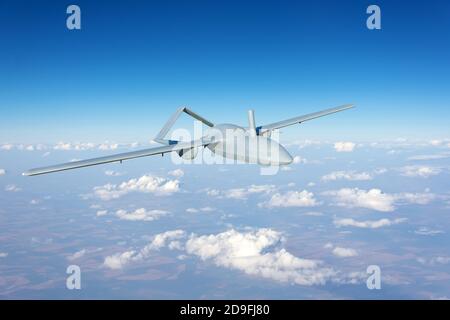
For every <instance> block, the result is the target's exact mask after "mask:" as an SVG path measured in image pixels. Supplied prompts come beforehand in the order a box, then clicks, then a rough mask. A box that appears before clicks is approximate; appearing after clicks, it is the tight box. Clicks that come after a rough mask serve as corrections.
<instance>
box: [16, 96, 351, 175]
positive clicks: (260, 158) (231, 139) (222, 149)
mask: <svg viewBox="0 0 450 320" xmlns="http://www.w3.org/2000/svg"><path fill="white" fill-rule="evenodd" d="M353 107H354V105H352V104H346V105H342V106H339V107H335V108H330V109H326V110H322V111H318V112H314V113H310V114H306V115H302V116H298V117H294V118H290V119H287V120H283V121H278V122H274V123H271V124H267V125H263V126H258V127H257V126H256V124H255V114H254V111H253V110H248V127H241V126H238V125H235V124H227V123H225V124H214V123H212V122H211V121H209V120H206V119H205V118H203V117H202V116H200V115H198V114H197V113H195V112H193V111H192V110H190V109H188V108H187V107H181V108H179V109H178V110H177V111H176V112H175V113H174V114H173V115H172V117H171V118H170V119H169V120H168V121H167V123H166V124H165V125H164V127H163V128H162V129H161V131H160V132H159V133H158V135H157V136H156V137H155V139H154V141H156V142H158V143H160V144H161V145H162V146H159V147H154V148H149V149H143V150H139V151H132V152H125V153H119V154H113V155H109V156H104V157H99V158H93V159H87V160H81V161H73V162H68V163H63V164H58V165H53V166H48V167H42V168H36V169H31V170H28V171H26V172H24V173H23V175H24V176H36V175H41V174H47V173H52V172H58V171H65V170H71V169H77V168H83V167H89V166H95V165H100V164H105V163H111V162H122V161H124V160H129V159H134V158H142V157H148V156H153V155H164V154H165V153H171V152H177V153H178V155H179V156H180V157H182V158H183V159H187V160H189V159H190V160H192V159H194V158H195V157H196V156H197V153H198V149H199V148H201V147H204V148H208V149H209V150H211V152H213V153H214V154H216V155H219V156H222V157H223V158H226V159H233V160H235V161H241V162H244V163H252V164H259V165H264V166H282V165H288V164H290V163H291V162H292V161H293V158H292V156H291V155H290V154H289V152H288V151H287V150H286V149H285V148H284V147H283V146H282V145H281V144H280V143H278V142H277V141H275V139H272V138H271V134H272V132H273V131H274V130H278V129H281V128H284V127H287V126H291V125H294V124H300V123H302V122H305V121H308V120H312V119H316V118H319V117H323V116H326V115H329V114H333V113H336V112H340V111H344V110H347V109H350V108H353ZM182 113H186V114H188V115H189V116H191V117H193V118H194V119H196V120H198V121H200V122H202V123H203V124H204V125H206V126H207V127H208V129H207V130H206V132H205V134H204V135H203V136H202V137H201V138H199V139H194V140H192V141H179V140H171V139H166V136H167V134H168V133H169V131H170V130H171V128H172V127H173V125H174V124H175V122H176V121H177V120H178V118H179V117H180V115H181V114H182Z"/></svg>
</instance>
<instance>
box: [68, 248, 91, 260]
mask: <svg viewBox="0 0 450 320" xmlns="http://www.w3.org/2000/svg"><path fill="white" fill-rule="evenodd" d="M86 252H87V251H86V249H82V250H80V251H77V252H75V253H74V254H72V255H70V256H68V257H67V260H69V261H74V260H77V259H80V258H82V257H83V256H84V255H85V254H86Z"/></svg>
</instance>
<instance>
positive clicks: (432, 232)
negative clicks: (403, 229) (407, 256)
mask: <svg viewBox="0 0 450 320" xmlns="http://www.w3.org/2000/svg"><path fill="white" fill-rule="evenodd" d="M414 233H415V234H418V235H421V236H435V235H438V234H441V233H444V231H442V230H436V229H430V228H428V227H420V228H419V229H418V230H415V231H414Z"/></svg>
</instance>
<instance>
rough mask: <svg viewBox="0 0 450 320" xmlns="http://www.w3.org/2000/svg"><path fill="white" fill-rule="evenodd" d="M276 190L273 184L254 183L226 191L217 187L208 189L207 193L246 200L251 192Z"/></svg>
mask: <svg viewBox="0 0 450 320" xmlns="http://www.w3.org/2000/svg"><path fill="white" fill-rule="evenodd" d="M275 190H276V187H275V186H274V185H271V184H263V185H255V184H252V185H251V186H249V187H246V188H233V189H228V190H224V191H219V190H217V189H208V190H207V191H206V194H207V195H209V196H213V197H218V198H228V199H237V200H246V199H247V198H248V197H249V196H250V195H251V194H258V193H266V194H267V193H271V192H274V191H275Z"/></svg>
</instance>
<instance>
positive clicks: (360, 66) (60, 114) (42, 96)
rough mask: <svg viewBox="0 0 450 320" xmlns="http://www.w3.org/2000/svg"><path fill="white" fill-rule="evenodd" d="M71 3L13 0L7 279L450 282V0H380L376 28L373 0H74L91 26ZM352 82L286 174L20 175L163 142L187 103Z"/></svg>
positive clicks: (419, 287) (298, 130)
mask: <svg viewBox="0 0 450 320" xmlns="http://www.w3.org/2000/svg"><path fill="white" fill-rule="evenodd" d="M68 4H69V3H65V2H60V1H6V2H5V1H2V2H1V3H0V35H1V39H2V41H1V50H0V108H1V117H0V299H19V298H46V299H74V298H75V299H77V298H87V299H89V298H122V299H126V298H136V299H152V298H156V299H161V298H166V299H183V298H184V299H186V298H193V299H204V298H209V299H218V298H224V299H231V298H234V299H251V298H263V299H280V298H281V299H361V298H364V299H379V298H386V299H392V298H396V299H412V298H416V299H417V298H418V299H448V298H450V282H449V281H448V280H449V279H450V273H449V265H450V249H449V247H448V243H449V240H450V239H449V234H450V223H449V221H450V220H449V219H448V217H449V212H450V211H449V210H450V209H449V208H450V189H449V187H448V178H449V174H450V161H449V159H450V132H449V127H448V117H449V116H450V114H449V111H448V107H449V102H450V96H449V95H450V93H449V90H448V85H449V81H448V74H449V71H450V70H449V69H450V63H449V61H448V57H449V56H450V55H449V54H450V52H449V51H450V50H449V49H450V43H449V40H450V39H449V37H450V36H449V32H448V30H449V27H450V4H449V3H448V1H433V2H430V1H427V2H425V1H423V2H418V1H415V2H414V3H410V2H407V1H404V2H401V1H395V2H393V1H378V2H377V3H376V4H378V5H379V6H380V7H381V10H382V29H381V30H379V31H370V30H368V29H367V28H366V26H365V21H366V18H367V14H366V13H365V11H366V8H367V6H368V5H369V4H372V3H369V2H366V1H345V2H343V1H314V2H312V3H310V4H308V3H301V2H279V1H277V2H264V1H226V2H225V1H221V2H219V1H195V2H184V1H183V2H173V1H172V2H169V1H164V2H159V3H156V2H143V1H135V2H131V3H130V2H129V1H128V2H119V1H114V2H111V1H78V2H77V4H78V5H79V6H80V7H81V11H82V30H80V31H69V30H67V29H66V27H65V19H66V16H67V15H66V14H65V11H66V7H67V5H68ZM344 103H355V104H356V105H357V106H358V107H357V108H356V109H352V110H349V111H346V112H343V113H340V114H336V115H333V116H329V117H326V118H322V119H318V120H316V121H310V122H308V123H305V124H303V125H302V126H293V127H290V128H286V129H283V130H282V133H281V140H282V141H284V142H285V146H286V148H287V149H288V150H289V152H290V153H291V154H292V156H293V157H294V160H295V161H294V163H292V164H291V165H289V166H287V167H283V168H282V169H280V171H279V172H278V173H277V174H275V175H262V174H261V168H260V167H258V166H256V165H243V164H240V165H208V164H204V163H203V164H181V165H180V164H176V161H175V160H178V159H179V158H177V156H176V155H175V156H174V157H175V158H172V157H171V156H165V157H148V158H141V159H135V160H132V161H131V160H130V161H126V162H124V163H123V164H108V165H104V166H95V167H90V168H84V169H80V170H74V171H67V172H61V173H56V174H50V175H43V176H37V177H24V176H22V175H21V173H22V172H23V171H25V170H26V169H30V168H32V167H37V166H45V165H51V164H55V163H61V162H67V161H71V160H74V159H86V158H91V157H96V156H101V155H105V154H110V153H114V152H122V151H128V150H137V149H138V148H143V147H148V146H149V145H150V142H149V140H150V139H151V138H153V137H154V136H155V134H156V133H157V132H158V131H159V129H160V128H161V127H162V125H163V124H164V123H165V121H166V120H167V118H168V117H169V116H170V115H171V114H172V113H173V112H174V110H175V109H176V108H178V107H179V106H181V105H187V106H189V107H190V108H192V109H193V110H194V111H196V112H198V113H199V114H201V115H203V116H205V117H206V118H207V119H210V120H212V121H213V122H216V123H217V122H222V121H223V122H235V123H238V124H242V125H246V122H247V117H246V111H247V109H248V108H249V107H251V108H253V109H255V111H256V121H257V124H258V125H261V124H264V123H271V122H274V121H277V120H281V119H284V118H288V117H291V116H295V115H300V114H303V113H309V112H313V111H317V110H320V109H322V108H328V107H333V106H338V105H341V104H344ZM180 125H181V126H185V127H187V128H191V127H190V126H192V122H191V121H190V120H189V119H187V118H184V119H180ZM208 155H210V153H209V151H208V150H207V149H205V150H203V151H202V152H200V154H199V156H198V157H199V159H202V157H207V156H208ZM71 264H75V265H78V266H79V267H80V268H81V271H82V289H81V290H68V289H66V277H67V274H66V268H67V266H68V265H71ZM369 265H377V266H379V267H380V268H381V272H382V277H381V283H382V289H381V290H368V289H367V286H366V279H367V276H368V275H367V273H366V268H367V267H368V266H369Z"/></svg>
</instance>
